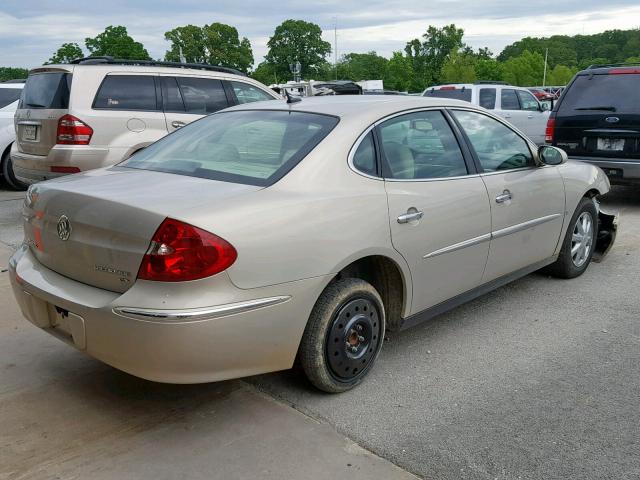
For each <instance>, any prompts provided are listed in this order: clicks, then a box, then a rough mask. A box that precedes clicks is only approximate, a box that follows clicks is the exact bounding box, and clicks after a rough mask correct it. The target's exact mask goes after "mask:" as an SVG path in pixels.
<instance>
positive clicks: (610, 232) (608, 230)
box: [593, 205, 619, 262]
mask: <svg viewBox="0 0 640 480" xmlns="http://www.w3.org/2000/svg"><path fill="white" fill-rule="evenodd" d="M618 221H619V214H617V213H608V212H605V211H603V210H602V209H601V208H600V206H599V205H598V235H597V237H596V246H595V248H594V250H593V261H594V262H601V261H602V260H603V259H604V257H605V256H606V255H607V253H609V250H611V247H612V246H613V243H614V242H615V240H616V234H617V232H618Z"/></svg>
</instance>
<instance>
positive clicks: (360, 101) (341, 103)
mask: <svg viewBox="0 0 640 480" xmlns="http://www.w3.org/2000/svg"><path fill="white" fill-rule="evenodd" d="M428 107H465V108H470V107H471V108H473V106H472V105H471V104H470V103H469V102H465V101H462V100H453V99H450V98H433V97H413V96H404V95H331V96H317V97H303V98H302V100H301V101H299V102H295V103H287V102H286V101H284V100H282V101H278V100H276V101H265V102H255V103H245V104H243V105H237V106H235V107H231V108H228V109H226V110H225V111H237V110H290V111H297V112H308V113H319V114H324V115H333V116H336V117H340V118H346V117H349V118H357V117H360V118H362V119H363V120H368V121H371V122H375V121H377V120H378V119H380V118H382V117H385V116H387V115H391V114H393V113H396V112H401V111H404V110H412V109H416V108H428Z"/></svg>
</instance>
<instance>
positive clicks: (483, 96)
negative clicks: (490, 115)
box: [479, 88, 496, 110]
mask: <svg viewBox="0 0 640 480" xmlns="http://www.w3.org/2000/svg"><path fill="white" fill-rule="evenodd" d="M479 96H480V99H479V103H480V106H481V107H483V108H486V109H489V110H493V109H494V108H496V89H495V88H481V89H480V94H479Z"/></svg>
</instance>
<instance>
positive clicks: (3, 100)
mask: <svg viewBox="0 0 640 480" xmlns="http://www.w3.org/2000/svg"><path fill="white" fill-rule="evenodd" d="M21 93H22V89H21V88H0V108H4V107H6V106H7V105H10V104H12V103H13V102H15V101H16V100H18V99H19V98H20V94H21Z"/></svg>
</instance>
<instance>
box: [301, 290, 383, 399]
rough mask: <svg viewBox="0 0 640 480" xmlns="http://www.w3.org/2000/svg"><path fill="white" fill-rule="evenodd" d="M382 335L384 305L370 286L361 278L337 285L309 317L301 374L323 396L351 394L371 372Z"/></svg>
mask: <svg viewBox="0 0 640 480" xmlns="http://www.w3.org/2000/svg"><path fill="white" fill-rule="evenodd" d="M384 331H385V313H384V305H383V303H382V299H381V298H380V295H379V294H378V292H377V291H376V289H375V288H374V287H373V286H372V285H371V284H369V283H367V282H365V281H364V280H361V279H358V278H345V279H342V280H338V281H336V282H333V283H331V284H330V285H329V286H328V287H327V288H326V289H325V290H324V292H322V294H321V295H320V298H319V299H318V301H317V302H316V305H315V306H314V308H313V311H312V312H311V316H310V317H309V322H308V323H307V327H306V329H305V332H304V335H303V337H302V342H301V343H300V350H299V358H300V363H301V365H302V368H303V370H304V372H305V374H306V375H307V377H308V378H309V380H310V381H311V383H313V385H315V386H316V387H317V388H319V389H320V390H324V391H325V392H330V393H337V392H344V391H346V390H349V389H351V388H353V387H355V386H356V385H358V384H359V383H360V382H361V381H362V380H363V379H364V377H365V376H366V375H367V374H368V373H369V371H370V370H371V368H372V366H373V364H374V362H375V360H376V358H377V356H378V354H379V353H380V348H381V347H382V342H383V339H384Z"/></svg>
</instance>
